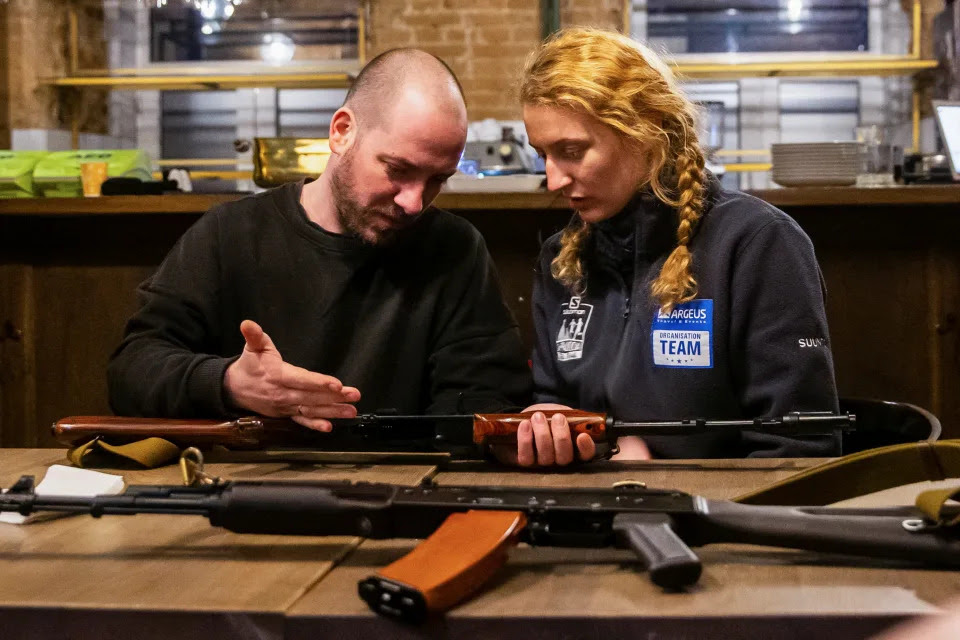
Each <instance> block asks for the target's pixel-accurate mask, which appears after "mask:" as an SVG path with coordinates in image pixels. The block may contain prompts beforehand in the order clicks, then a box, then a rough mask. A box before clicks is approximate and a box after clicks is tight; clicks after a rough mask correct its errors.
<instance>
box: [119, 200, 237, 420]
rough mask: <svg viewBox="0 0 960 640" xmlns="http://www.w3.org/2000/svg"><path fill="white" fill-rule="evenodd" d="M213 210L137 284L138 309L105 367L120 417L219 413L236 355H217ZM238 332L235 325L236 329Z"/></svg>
mask: <svg viewBox="0 0 960 640" xmlns="http://www.w3.org/2000/svg"><path fill="white" fill-rule="evenodd" d="M218 230H219V226H218V217H217V209H214V210H211V211H210V212H208V213H207V214H205V215H204V216H203V217H202V218H201V219H200V220H199V221H198V222H197V223H196V224H194V225H193V226H192V227H191V228H190V229H188V230H187V232H186V233H185V234H184V235H183V236H181V238H180V239H179V240H178V241H177V243H176V245H174V247H173V249H171V251H170V253H169V254H167V256H166V258H165V259H164V261H163V263H162V264H161V265H160V267H159V268H158V269H157V271H156V273H154V274H153V275H152V276H151V277H150V278H148V279H147V280H146V281H144V282H143V283H142V284H141V285H140V286H139V288H138V290H137V298H138V302H139V308H138V310H137V311H136V312H135V313H134V315H133V317H131V318H130V320H129V321H128V322H127V325H126V329H125V331H124V337H123V340H122V341H121V343H120V346H119V347H118V348H117V349H116V351H114V353H113V355H112V356H111V358H110V362H109V364H108V366H107V384H108V389H109V396H110V406H111V408H112V409H113V411H114V412H115V413H117V414H119V415H129V416H148V417H165V418H199V417H222V416H226V415H229V414H230V411H229V409H228V408H227V407H226V406H225V404H224V397H223V375H224V372H225V371H226V368H227V366H228V365H229V364H230V362H232V361H233V360H234V359H235V358H224V357H220V356H217V355H214V354H215V353H216V348H217V346H216V345H217V344H218V343H219V337H218V336H217V331H218V329H217V327H218V322H217V317H218V312H217V310H218V308H219V304H220V285H219V283H220V277H221V274H220V264H219V250H218V247H219V244H220V243H219V238H218ZM238 331H239V329H238Z"/></svg>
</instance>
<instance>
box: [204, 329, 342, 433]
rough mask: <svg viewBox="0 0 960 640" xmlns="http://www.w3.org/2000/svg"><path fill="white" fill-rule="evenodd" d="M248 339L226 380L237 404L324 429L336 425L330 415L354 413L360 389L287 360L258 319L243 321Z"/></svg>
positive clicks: (269, 415)
mask: <svg viewBox="0 0 960 640" xmlns="http://www.w3.org/2000/svg"><path fill="white" fill-rule="evenodd" d="M240 333H242V334H243V338H244V340H246V342H247V343H246V345H244V347H243V353H242V354H240V358H239V359H238V360H236V361H235V362H234V363H233V364H231V365H230V366H229V367H227V371H226V373H225V375H224V377H223V386H224V389H225V390H226V392H227V393H228V394H229V395H230V398H231V400H232V402H233V404H235V405H237V406H239V407H243V408H244V409H249V410H250V411H253V412H254V413H258V414H260V415H263V416H268V417H271V418H283V417H288V416H289V417H290V418H291V419H292V420H293V421H294V422H296V423H298V424H301V425H303V426H305V427H309V428H311V429H316V430H318V431H330V430H331V429H332V428H333V425H332V424H331V423H330V421H329V420H328V418H352V417H354V416H356V415H357V408H356V407H355V406H353V405H352V404H349V403H352V402H357V401H358V400H360V391H359V390H357V389H355V388H354V387H345V386H343V383H342V382H340V381H339V380H337V379H336V378H334V377H332V376H327V375H324V374H322V373H316V372H314V371H309V370H307V369H303V368H301V367H295V366H294V365H292V364H289V363H287V362H284V361H283V357H282V356H281V355H280V352H279V351H277V348H276V347H275V346H274V344H273V340H271V339H270V336H268V335H267V334H266V333H265V332H264V331H263V329H262V328H261V327H260V325H258V324H257V323H256V322H253V321H252V320H244V321H243V322H242V323H240Z"/></svg>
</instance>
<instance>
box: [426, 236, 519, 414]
mask: <svg viewBox="0 0 960 640" xmlns="http://www.w3.org/2000/svg"><path fill="white" fill-rule="evenodd" d="M471 233H472V237H473V242H472V243H471V245H470V249H469V253H468V255H467V256H466V257H465V259H464V260H462V261H461V262H460V264H459V266H458V267H456V268H457V269H458V270H459V271H460V273H457V274H455V275H454V277H453V278H452V279H451V284H450V287H449V290H448V291H447V295H446V296H445V297H446V301H447V302H446V305H445V311H444V313H443V317H442V318H441V319H440V321H439V323H438V333H437V338H436V340H435V341H434V344H435V345H436V346H435V348H434V350H433V352H432V353H431V354H430V356H429V359H428V363H427V366H428V371H429V376H430V396H431V397H430V398H429V402H428V403H427V405H428V409H427V412H428V413H432V414H443V413H464V412H466V413H473V412H497V411H512V410H516V409H518V408H522V407H525V406H527V405H528V404H529V403H530V368H529V366H528V365H527V361H526V357H525V356H524V349H523V344H522V342H521V340H520V330H519V328H518V327H517V323H516V321H515V320H514V318H513V315H512V314H511V313H510V310H509V309H508V308H507V306H506V304H505V303H504V300H503V294H502V293H501V290H500V284H499V281H498V278H497V274H496V270H495V268H494V265H493V260H492V259H491V257H490V254H489V253H488V252H487V248H486V244H485V243H484V242H483V239H482V238H481V237H480V234H479V232H477V231H476V230H473V229H472V228H471Z"/></svg>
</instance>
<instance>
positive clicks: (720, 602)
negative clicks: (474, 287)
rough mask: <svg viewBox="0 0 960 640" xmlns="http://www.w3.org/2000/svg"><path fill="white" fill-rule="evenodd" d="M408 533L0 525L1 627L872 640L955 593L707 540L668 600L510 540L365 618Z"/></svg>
mask: <svg viewBox="0 0 960 640" xmlns="http://www.w3.org/2000/svg"><path fill="white" fill-rule="evenodd" d="M62 455H63V451H62V450H51V449H44V450H27V449H21V450H9V449H7V450H0V484H2V485H3V486H9V485H10V484H11V483H12V482H13V481H14V480H16V478H17V477H18V476H19V475H20V474H23V473H33V474H35V475H37V476H38V477H40V476H42V475H43V473H44V470H45V468H46V467H47V466H48V465H50V464H53V463H56V462H59V461H60V458H61V457H62ZM814 462H815V461H811V460H740V461H697V460H687V461H651V462H637V463H628V464H617V463H613V462H606V463H599V464H597V465H591V466H588V467H584V468H583V469H582V470H581V471H578V472H574V473H570V472H567V473H536V472H534V473H530V472H520V471H503V470H502V469H500V470H498V469H496V468H491V467H487V466H482V465H477V464H476V463H464V464H455V465H452V466H451V467H449V468H447V469H446V470H440V471H439V472H438V473H436V470H433V469H431V468H430V467H428V466H423V465H420V466H387V467H384V466H370V465H353V464H326V465H313V464H308V463H304V462H299V463H290V464H284V463H278V462H270V463H266V464H259V463H248V464H219V465H215V466H214V467H213V468H211V469H210V470H211V471H213V472H215V473H217V474H220V475H223V476H224V477H226V478H232V479H243V480H249V479H258V478H269V479H276V478H278V477H283V478H287V479H300V480H305V479H310V480H343V479H348V480H352V481H357V480H367V481H375V482H395V483H400V484H413V483H416V482H418V481H419V480H420V479H422V478H424V477H426V476H427V475H428V474H434V473H435V481H436V482H438V483H440V484H460V483H477V484H480V485H487V486H502V485H514V486H517V485H527V486H539V487H564V486H567V487H569V486H609V484H610V483H611V482H613V481H616V480H625V479H637V480H647V481H648V482H650V483H651V486H661V487H673V488H677V489H681V490H685V491H693V492H700V491H702V492H703V493H706V494H708V495H710V496H711V497H715V498H727V497H731V496H733V495H736V494H738V493H740V492H741V491H745V490H750V489H754V488H757V487H759V486H763V485H766V484H768V483H770V482H773V481H775V480H779V479H782V478H784V477H786V476H788V475H791V474H792V473H795V472H797V471H799V470H802V469H805V468H808V467H809V466H810V465H812V464H814ZM104 471H107V472H110V473H119V474H122V475H123V476H124V478H125V480H126V481H127V483H128V484H130V483H142V484H148V483H150V484H156V483H176V482H177V480H176V477H175V476H176V473H177V470H176V469H175V468H174V467H165V468H162V469H156V470H151V471H137V472H129V471H116V470H109V469H105V470H104ZM413 544H414V542H413V541H408V540H387V541H361V540H360V539H357V538H335V537H327V538H321V537H306V536H262V535H238V534H233V533H230V532H226V531H223V530H220V529H216V528H212V527H210V526H209V524H208V523H207V522H206V520H205V519H202V518H194V517H184V516H169V515H139V516H134V517H121V516H106V517H104V518H101V519H93V518H90V517H87V516H73V517H67V518H61V519H57V520H51V521H47V522H41V523H33V524H29V525H25V526H16V525H7V524H0V618H2V620H3V627H4V628H3V637H4V638H11V639H19V638H28V637H30V638H33V637H66V636H69V637H71V638H104V637H123V638H130V639H133V638H137V639H140V638H157V639H158V640H159V639H161V638H170V637H177V638H186V639H190V640H192V639H194V638H196V639H197V640H218V639H220V638H239V637H257V638H264V639H270V640H280V639H281V638H297V639H300V638H302V639H304V640H306V639H308V638H311V639H312V638H321V637H330V638H365V637H381V638H386V637H389V638H420V637H445V638H463V637H472V638H512V637H523V638H525V639H529V638H548V637H561V636H562V637H578V638H635V637H654V636H655V637H658V638H724V639H725V640H734V639H740V638H743V639H747V638H774V639H776V638H796V637H801V636H805V635H808V634H810V635H824V634H828V633H829V634H831V635H832V636H833V637H838V638H844V639H855V638H866V637H868V636H869V635H871V634H873V633H875V632H877V631H878V630H880V629H883V628H885V627H887V626H889V625H891V624H893V623H895V622H897V621H899V620H901V619H903V618H905V617H907V616H911V615H915V614H923V613H929V612H932V611H935V610H936V606H937V605H939V604H940V603H943V602H944V601H946V600H948V599H951V598H953V597H955V596H957V595H958V594H960V574H957V573H956V572H948V571H936V570H924V569H915V568H889V567H886V568H885V567H884V566H883V564H882V563H877V562H874V561H866V560H855V559H850V558H838V557H836V556H825V555H820V554H814V553H805V552H792V551H786V550H773V549H767V548H758V547H742V546H741V547H737V546H732V545H710V546H707V547H704V548H701V549H699V550H698V554H699V555H700V557H701V559H702V560H703V562H704V575H703V576H702V578H701V579H700V581H699V583H698V584H697V586H695V587H693V588H691V589H689V590H687V591H686V592H681V593H667V592H663V591H662V590H660V589H659V588H657V587H655V586H654V585H652V584H651V583H650V581H649V579H648V577H647V576H646V575H645V573H644V571H643V567H642V566H641V564H640V562H639V561H638V560H637V559H636V557H635V556H634V555H633V554H632V553H630V552H628V551H622V550H614V549H582V550H577V549H557V548H530V547H526V546H521V547H518V548H517V549H514V550H513V551H512V552H511V554H510V560H509V562H508V564H507V566H506V567H505V568H504V569H503V570H501V571H500V573H499V574H498V575H497V577H496V578H495V580H494V581H493V582H492V583H491V584H489V585H488V586H487V587H486V588H484V589H483V591H482V592H481V593H479V594H478V595H477V596H476V597H474V598H471V599H470V600H469V601H467V602H465V603H463V604H462V605H460V606H458V607H456V608H455V609H454V610H452V611H451V612H449V613H448V614H447V615H446V616H444V617H443V618H437V619H434V620H432V621H431V622H430V623H428V625H426V626H425V627H412V626H408V625H402V624H399V623H397V622H395V621H393V620H388V619H384V618H381V617H378V616H376V615H374V614H373V613H371V612H370V611H369V610H368V609H367V607H366V605H365V604H364V603H363V602H362V601H361V600H360V599H359V597H358V596H357V586H356V585H357V581H358V580H360V579H362V578H365V577H367V576H369V575H370V574H371V573H373V572H374V571H375V570H376V569H378V568H379V567H382V566H384V565H386V564H388V563H389V562H391V561H393V560H395V559H396V558H398V557H399V556H400V555H402V554H404V553H406V552H408V551H409V550H410V549H411V548H412V546H413Z"/></svg>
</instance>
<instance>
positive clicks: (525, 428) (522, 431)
mask: <svg viewBox="0 0 960 640" xmlns="http://www.w3.org/2000/svg"><path fill="white" fill-rule="evenodd" d="M536 461H537V458H536V453H535V452H534V449H533V426H532V425H531V424H530V421H529V420H521V421H520V425H519V426H518V427H517V464H518V465H520V466H521V467H531V466H533V463H535V462H536Z"/></svg>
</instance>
